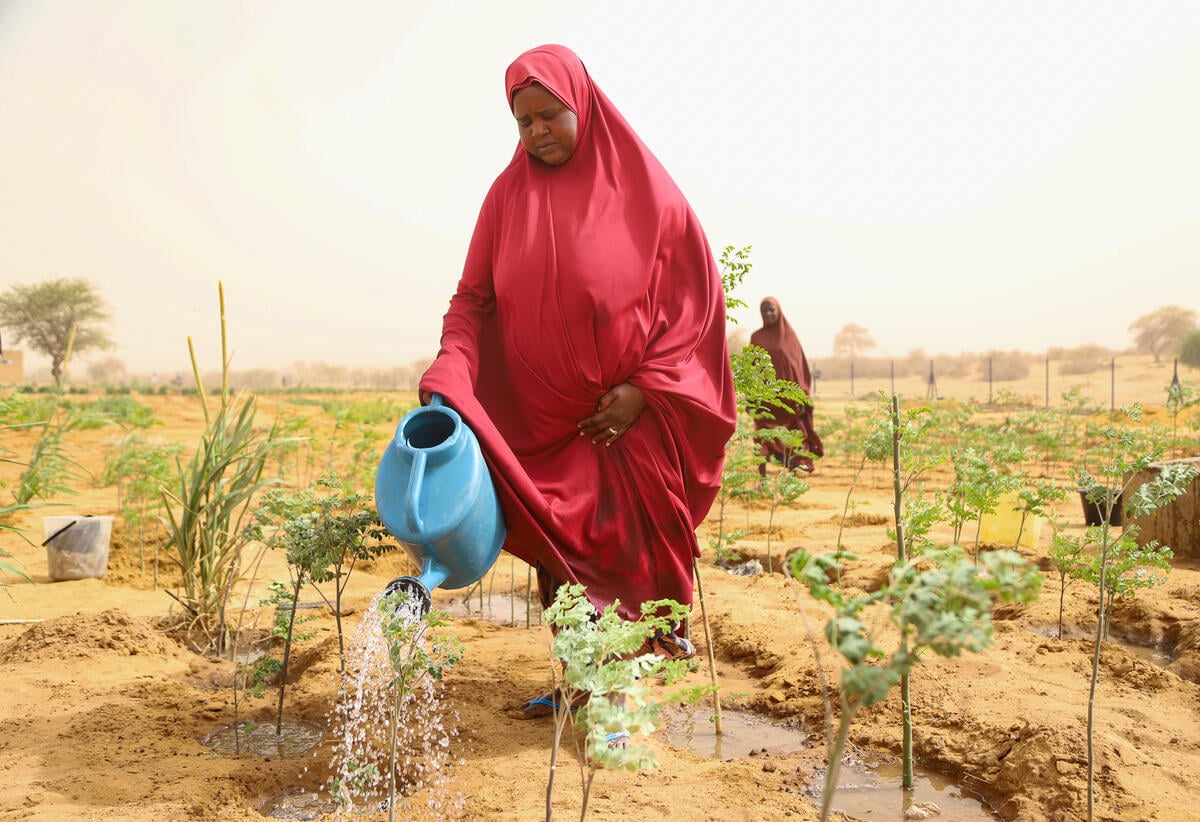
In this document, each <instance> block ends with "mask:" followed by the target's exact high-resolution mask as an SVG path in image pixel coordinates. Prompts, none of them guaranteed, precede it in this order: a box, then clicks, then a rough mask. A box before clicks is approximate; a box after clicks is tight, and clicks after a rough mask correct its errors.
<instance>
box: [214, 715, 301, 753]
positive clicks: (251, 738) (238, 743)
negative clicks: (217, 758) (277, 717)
mask: <svg viewBox="0 0 1200 822" xmlns="http://www.w3.org/2000/svg"><path fill="white" fill-rule="evenodd" d="M280 730H281V732H280V733H278V734H277V733H275V721H274V720H268V721H265V722H242V723H241V724H240V726H235V725H229V726H227V727H224V728H220V729H218V730H216V731H213V732H212V733H211V734H209V735H208V736H206V737H205V738H204V739H202V740H200V744H202V745H207V746H208V747H210V748H212V749H213V750H214V751H216V752H217V753H219V754H224V755H226V756H237V755H238V754H240V753H250V754H256V755H258V756H263V757H270V758H271V759H296V758H298V757H301V756H304V754H306V753H308V752H309V751H311V750H312V749H313V748H315V747H316V746H317V744H318V743H320V741H321V739H322V738H324V736H325V729H324V728H322V727H321V726H320V725H318V724H316V723H315V722H308V721H306V720H303V719H288V718H286V717H285V718H284V720H283V724H282V725H281V726H280Z"/></svg>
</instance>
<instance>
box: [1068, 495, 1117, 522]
mask: <svg viewBox="0 0 1200 822" xmlns="http://www.w3.org/2000/svg"><path fill="white" fill-rule="evenodd" d="M1087 495H1088V492H1087V491H1085V490H1083V489H1082V488H1081V489H1079V499H1080V500H1081V501H1082V502H1083V519H1084V522H1086V523H1087V524H1088V525H1103V524H1104V509H1105V508H1107V507H1108V505H1107V503H1103V502H1102V503H1100V504H1097V503H1094V502H1091V501H1090V500H1088V498H1087ZM1124 522H1125V506H1124V505H1123V504H1122V500H1121V495H1120V493H1118V494H1117V499H1116V501H1115V502H1113V506H1112V514H1111V515H1110V516H1109V518H1108V524H1109V525H1116V526H1120V525H1122V524H1123V523H1124Z"/></svg>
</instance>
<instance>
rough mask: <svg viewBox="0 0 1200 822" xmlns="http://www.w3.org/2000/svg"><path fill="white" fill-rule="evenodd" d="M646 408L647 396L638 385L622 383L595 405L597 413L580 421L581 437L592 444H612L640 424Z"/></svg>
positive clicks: (611, 389)
mask: <svg viewBox="0 0 1200 822" xmlns="http://www.w3.org/2000/svg"><path fill="white" fill-rule="evenodd" d="M645 407H646V395H645V394H643V393H642V389H640V388H638V387H637V386H635V385H630V384H629V383H627V382H623V383H621V384H620V385H616V386H613V387H612V388H610V389H609V390H608V391H606V392H605V394H604V396H602V397H601V398H600V402H598V403H596V413H595V414H592V415H591V416H590V417H586V418H584V419H582V420H580V421H579V436H581V437H588V438H589V439H591V441H592V443H593V444H598V443H601V442H603V443H604V444H605V445H612V444H613V443H614V442H616V441H617V440H619V439H620V438H621V437H622V436H623V435H624V434H625V432H626V431H628V430H629V426H631V425H633V424H634V423H635V422H637V419H638V417H639V416H641V414H642V409H643V408H645Z"/></svg>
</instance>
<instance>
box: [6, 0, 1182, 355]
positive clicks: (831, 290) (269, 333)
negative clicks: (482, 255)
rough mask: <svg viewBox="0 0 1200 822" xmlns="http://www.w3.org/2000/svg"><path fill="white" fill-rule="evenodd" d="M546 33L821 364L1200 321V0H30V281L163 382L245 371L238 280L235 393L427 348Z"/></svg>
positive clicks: (16, 122)
mask: <svg viewBox="0 0 1200 822" xmlns="http://www.w3.org/2000/svg"><path fill="white" fill-rule="evenodd" d="M545 42H557V43H563V44H565V45H568V46H570V47H571V48H573V49H574V50H575V51H576V52H577V53H579V55H580V56H581V57H582V58H583V60H584V63H585V64H586V65H587V66H588V68H589V71H590V72H591V73H592V76H593V77H594V79H595V80H596V82H597V83H598V84H599V85H600V87H601V88H602V89H604V91H605V92H606V93H607V94H608V95H609V97H610V98H611V99H612V100H613V101H614V103H615V104H616V105H617V106H618V108H620V109H621V110H622V112H623V113H624V114H625V116H626V117H627V119H628V120H629V121H630V122H631V123H632V124H633V126H634V128H635V129H637V130H638V132H639V133H640V135H641V136H642V138H643V139H644V140H645V142H646V143H647V144H648V145H649V146H650V148H651V150H653V151H654V152H655V153H656V154H657V155H658V157H659V158H660V159H661V160H662V162H663V164H664V165H665V166H666V168H667V170H668V171H669V172H670V173H671V174H672V176H673V177H674V178H675V179H676V181H677V182H678V183H679V185H680V187H681V188H682V189H683V191H684V193H685V194H686V195H687V197H688V198H689V200H690V201H691V203H692V205H693V207H694V209H695V210H696V212H697V214H698V215H699V217H700V220H701V222H702V223H703V224H704V226H705V229H706V231H707V233H708V236H709V240H710V242H711V243H712V245H713V246H714V248H716V249H720V248H721V247H723V246H725V245H730V244H732V245H739V246H740V245H746V244H753V246H754V252H753V257H752V260H753V262H754V270H753V272H752V273H751V275H750V277H749V278H748V280H747V282H746V285H745V287H744V288H743V289H742V291H741V292H740V294H739V296H741V297H742V298H743V299H745V300H746V301H747V302H749V303H751V305H752V306H753V307H754V308H753V309H752V310H750V311H742V312H738V313H737V315H736V316H738V318H739V319H740V320H741V325H742V326H743V327H745V328H746V329H747V330H752V329H753V328H755V327H757V304H758V301H759V300H760V299H761V298H762V297H763V296H766V295H768V294H770V295H775V296H777V297H779V298H780V300H781V302H782V305H783V308H784V311H785V313H786V314H787V315H788V317H789V319H790V320H791V322H792V324H793V325H794V326H795V327H796V328H797V330H798V331H799V333H800V335H801V339H802V340H803V341H804V343H805V346H806V348H807V349H808V352H809V355H810V357H812V358H814V359H819V358H820V357H821V356H823V355H827V354H828V353H829V352H830V349H831V346H832V340H833V336H834V334H835V333H836V332H837V331H838V330H839V329H840V328H841V327H842V326H843V325H845V324H846V323H849V322H855V323H858V324H860V325H863V326H865V327H867V328H868V329H869V330H870V332H871V333H872V334H873V335H874V337H875V339H876V340H877V342H878V344H879V351H880V353H884V354H894V355H903V354H904V353H906V352H907V351H909V350H911V349H913V348H918V347H922V348H924V349H926V350H927V351H928V352H930V353H934V352H957V351H962V350H971V351H982V350H987V349H993V348H997V349H1012V348H1024V349H1027V350H1031V351H1041V350H1044V349H1045V348H1046V347H1047V346H1050V345H1077V344H1081V343H1085V342H1096V343H1100V344H1102V345H1108V346H1113V347H1122V346H1125V345H1127V344H1128V343H1129V335H1128V332H1127V328H1128V325H1129V323H1130V322H1131V321H1132V320H1133V319H1135V318H1136V317H1137V316H1139V315H1140V314H1144V313H1146V312H1148V311H1151V310H1153V309H1155V308H1157V307H1159V306H1162V305H1166V304H1181V305H1185V306H1187V307H1190V308H1193V309H1200V284H1198V283H1200V105H1198V103H1197V101H1200V3H1197V2H1192V1H1191V0H1179V2H1156V1H1154V0H1148V1H1147V2H1142V1H1141V0H1128V1H1127V2H1112V1H1111V0H1079V1H1078V2H1046V1H1045V0H1037V1H1036V2H1003V3H1001V2H971V1H970V0H945V1H944V2H932V1H930V2H922V1H921V0H909V2H905V3H884V2H875V3H867V2H859V3H833V2H789V3H783V2H761V3H754V2H745V3H734V2H729V1H728V0H723V2H698V1H697V0H689V1H688V2H662V1H660V2H649V1H648V0H637V1H636V2H620V1H618V2H614V0H607V1H606V2H594V3H586V4H585V3H571V2H559V3H554V4H547V3H530V2H525V0H505V2H422V3H415V2H407V1H406V0H386V1H384V0H381V1H380V2H365V1H360V2H350V1H347V2H338V3H334V2H306V1H302V0H288V1H287V2H251V1H250V0H238V1H237V2H215V1H214V0H203V2H201V1H200V0H196V1H195V2H183V0H141V2H136V1H132V0H131V1H129V2H121V1H120V0H104V2H71V1H70V0H61V1H60V2H54V0H41V1H40V2H32V1H31V2H14V1H13V0H0V113H2V120H0V123H2V125H0V290H3V289H5V288H7V287H8V286H9V285H11V284H13V283H32V282H36V281H39V280H42V279H46V278H50V277H59V276H61V277H84V278H87V279H89V280H91V281H93V282H94V283H95V284H96V285H97V286H98V287H99V290H100V291H101V292H102V293H103V295H104V296H105V297H106V298H107V299H108V300H109V302H110V303H111V305H112V307H113V311H114V315H115V317H114V323H113V326H112V330H113V332H114V338H115V340H116V342H117V344H118V349H117V350H116V351H115V352H114V355H115V356H117V357H120V358H121V359H123V360H124V361H125V362H126V363H127V364H128V365H129V366H130V368H131V369H133V370H136V371H149V370H159V371H165V372H172V373H173V372H175V371H187V370H188V368H189V365H188V359H187V346H186V337H187V335H189V334H190V335H192V336H193V338H194V339H195V341H196V344H197V348H198V352H199V355H200V359H201V367H202V368H203V369H206V370H207V369H211V368H217V367H219V353H218V347H217V346H218V342H219V326H218V315H217V281H218V280H223V281H224V284H225V293H226V298H227V303H228V321H229V334H230V340H231V344H232V348H233V350H234V363H233V367H234V368H235V369H245V368H251V367H260V366H261V367H283V366H286V365H287V364H289V363H292V362H296V361H315V360H324V361H327V362H331V363H336V364H344V365H356V366H388V365H395V364H407V363H409V362H411V361H412V360H415V359H417V358H419V357H423V356H431V355H432V354H433V353H434V352H435V351H436V349H437V341H438V336H439V333H440V328H441V316H442V314H443V313H444V311H445V309H446V307H447V304H448V300H449V298H450V295H451V293H452V292H453V290H454V287H455V283H456V282H457V279H458V276H459V274H460V270H461V265H462V260H463V257H464V254H465V251H466V246H467V241H468V238H469V236H470V231H471V228H472V226H473V225H474V221H475V217H476V214H477V212H478V209H479V205H480V202H481V201H482V198H483V195H484V193H485V192H486V190H487V188H488V186H489V185H490V184H491V182H492V180H493V179H494V178H495V176H496V175H497V174H498V173H499V172H500V170H501V169H502V168H503V166H504V164H505V163H506V162H507V160H508V159H509V157H510V156H511V154H512V151H513V149H514V147H515V145H516V140H517V135H516V129H515V126H514V124H513V122H512V118H511V115H510V113H509V112H508V109H507V107H506V104H505V99H504V90H503V88H504V86H503V76H504V69H505V68H506V66H507V65H508V63H509V62H511V61H512V59H513V58H514V57H516V55H517V54H519V53H520V52H521V51H523V50H525V49H527V48H530V47H532V46H535V45H538V44H541V43H545ZM0 332H3V329H0ZM4 339H5V341H6V343H7V344H8V345H9V346H13V343H12V342H11V340H10V338H9V337H8V336H7V335H5V336H4ZM40 364H42V361H41V360H40V359H39V358H37V357H35V356H32V355H29V354H27V365H29V366H36V365H40Z"/></svg>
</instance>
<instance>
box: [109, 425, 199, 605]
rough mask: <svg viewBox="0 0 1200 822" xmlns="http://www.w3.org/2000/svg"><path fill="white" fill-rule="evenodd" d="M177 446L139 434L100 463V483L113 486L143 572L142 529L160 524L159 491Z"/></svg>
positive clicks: (172, 461)
mask: <svg viewBox="0 0 1200 822" xmlns="http://www.w3.org/2000/svg"><path fill="white" fill-rule="evenodd" d="M181 450H182V448H181V446H180V445H179V444H178V443H164V442H161V441H150V440H147V439H146V438H145V437H144V436H142V435H141V434H140V433H134V434H130V435H128V436H126V437H124V438H122V439H121V441H120V442H119V443H118V444H117V446H116V448H114V449H113V450H112V451H110V452H109V453H108V454H107V455H106V456H105V460H104V473H103V482H104V483H105V484H106V485H116V487H117V508H118V509H119V510H120V511H121V518H122V519H124V520H125V525H126V527H128V528H131V529H135V530H136V531H137V535H138V556H139V558H140V561H141V569H142V573H145V572H146V526H147V525H148V524H150V523H154V524H157V523H159V522H160V515H161V514H162V513H163V512H164V510H165V509H164V507H163V497H162V493H161V491H160V489H161V488H162V487H163V485H165V484H166V483H167V482H168V480H169V479H170V478H171V474H172V470H171V469H172V467H173V464H174V460H175V459H176V458H177V457H178V456H179V454H180V451H181ZM152 564H153V568H154V583H153V584H154V588H155V589H157V588H158V541H157V540H156V541H155V544H154V558H153V562H152Z"/></svg>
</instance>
